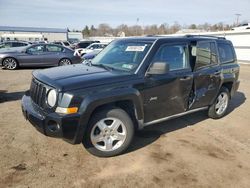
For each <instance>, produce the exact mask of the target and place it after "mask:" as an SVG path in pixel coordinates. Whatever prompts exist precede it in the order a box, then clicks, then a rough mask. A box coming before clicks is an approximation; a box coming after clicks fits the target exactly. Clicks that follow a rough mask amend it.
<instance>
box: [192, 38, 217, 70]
mask: <svg viewBox="0 0 250 188" xmlns="http://www.w3.org/2000/svg"><path fill="white" fill-rule="evenodd" d="M195 48H196V49H195V50H194V51H195V54H194V53H193V52H192V55H194V56H196V62H195V67H196V68H201V67H206V66H209V65H212V64H217V63H218V61H217V52H216V46H215V43H214V42H204V41H202V42H198V43H197V45H196V47H195ZM192 51H193V49H192Z"/></svg>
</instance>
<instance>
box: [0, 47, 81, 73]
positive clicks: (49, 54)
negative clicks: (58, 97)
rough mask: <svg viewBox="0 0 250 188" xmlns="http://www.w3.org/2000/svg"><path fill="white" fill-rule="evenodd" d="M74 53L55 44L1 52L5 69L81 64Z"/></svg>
mask: <svg viewBox="0 0 250 188" xmlns="http://www.w3.org/2000/svg"><path fill="white" fill-rule="evenodd" d="M81 61H82V60H81V58H80V57H79V56H75V55H74V51H73V50H71V49H69V48H66V47H63V46H59V45H55V44H35V45H29V46H27V47H24V48H18V49H15V50H13V51H8V52H7V51H5V52H4V51H2V52H1V51H0V65H1V66H2V67H3V68H5V69H10V70H13V69H17V68H19V67H50V66H62V65H70V64H76V63H81Z"/></svg>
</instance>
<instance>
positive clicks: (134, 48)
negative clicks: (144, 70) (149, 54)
mask: <svg viewBox="0 0 250 188" xmlns="http://www.w3.org/2000/svg"><path fill="white" fill-rule="evenodd" d="M145 47H146V46H128V47H127V49H126V52H143V51H144V50H145Z"/></svg>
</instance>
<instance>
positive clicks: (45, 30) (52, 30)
mask: <svg viewBox="0 0 250 188" xmlns="http://www.w3.org/2000/svg"><path fill="white" fill-rule="evenodd" d="M0 31H12V32H13V31H16V32H43V33H67V32H68V29H60V28H42V27H12V26H0Z"/></svg>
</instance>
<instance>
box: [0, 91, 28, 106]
mask: <svg viewBox="0 0 250 188" xmlns="http://www.w3.org/2000/svg"><path fill="white" fill-rule="evenodd" d="M23 95H24V91H18V92H11V93H8V91H7V90H0V103H3V102H8V101H16V100H20V99H21V98H22V96H23Z"/></svg>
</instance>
